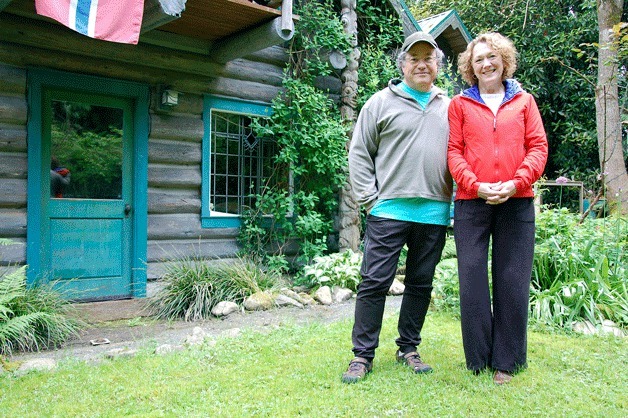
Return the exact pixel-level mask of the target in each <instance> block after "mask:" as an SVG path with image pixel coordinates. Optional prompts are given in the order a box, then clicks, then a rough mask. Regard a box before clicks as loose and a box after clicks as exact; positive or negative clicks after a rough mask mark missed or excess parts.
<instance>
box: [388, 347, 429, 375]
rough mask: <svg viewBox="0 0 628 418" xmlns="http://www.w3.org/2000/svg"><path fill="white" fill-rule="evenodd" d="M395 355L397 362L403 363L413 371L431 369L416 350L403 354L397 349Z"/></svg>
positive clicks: (419, 371)
mask: <svg viewBox="0 0 628 418" xmlns="http://www.w3.org/2000/svg"><path fill="white" fill-rule="evenodd" d="M395 357H397V361H398V362H399V363H403V364H405V365H407V366H409V367H411V368H412V369H413V370H414V373H430V372H432V371H433V369H432V366H430V365H429V364H425V363H423V361H422V360H421V357H420V356H419V353H417V352H416V351H411V352H409V353H406V354H403V353H402V352H401V351H399V350H397V354H396V355H395Z"/></svg>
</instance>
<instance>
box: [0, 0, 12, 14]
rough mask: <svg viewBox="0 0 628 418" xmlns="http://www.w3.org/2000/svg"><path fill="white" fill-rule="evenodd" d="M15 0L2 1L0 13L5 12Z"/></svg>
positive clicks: (0, 0) (0, 1) (0, 2)
mask: <svg viewBox="0 0 628 418" xmlns="http://www.w3.org/2000/svg"><path fill="white" fill-rule="evenodd" d="M11 1H13V0H0V12H1V11H3V10H4V8H5V7H7V6H8V5H9V3H11Z"/></svg>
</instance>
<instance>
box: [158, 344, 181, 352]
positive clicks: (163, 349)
mask: <svg viewBox="0 0 628 418" xmlns="http://www.w3.org/2000/svg"><path fill="white" fill-rule="evenodd" d="M184 348H185V347H183V346H182V345H172V344H162V345H160V346H159V347H157V348H156V349H155V354H157V355H162V354H168V353H174V352H175V351H181V350H183V349H184Z"/></svg>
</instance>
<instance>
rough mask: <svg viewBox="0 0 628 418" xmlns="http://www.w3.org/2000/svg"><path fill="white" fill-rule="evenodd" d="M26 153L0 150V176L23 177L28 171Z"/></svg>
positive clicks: (5, 177) (9, 177) (4, 177)
mask: <svg viewBox="0 0 628 418" xmlns="http://www.w3.org/2000/svg"><path fill="white" fill-rule="evenodd" d="M26 160H27V158H26V154H24V153H17V152H0V178H3V179H25V178H26V174H27V173H28V168H27V165H26Z"/></svg>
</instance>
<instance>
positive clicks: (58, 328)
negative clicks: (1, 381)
mask: <svg viewBox="0 0 628 418" xmlns="http://www.w3.org/2000/svg"><path fill="white" fill-rule="evenodd" d="M71 314H72V309H71V308H70V305H69V303H68V302H67V301H65V300H63V299H62V298H61V296H60V295H59V294H58V293H57V292H55V291H53V290H52V289H51V288H49V287H47V286H35V287H32V288H29V289H27V288H26V266H22V267H20V268H18V269H17V270H15V271H13V272H11V273H8V274H4V275H3V276H0V354H2V355H7V354H11V353H12V352H13V350H16V349H17V350H21V351H37V350H40V349H42V348H48V347H55V346H58V345H60V344H61V343H63V342H65V341H66V340H67V339H68V338H69V337H71V336H73V335H76V334H77V333H78V331H79V329H80V327H81V326H82V325H83V324H82V322H81V321H79V320H78V319H76V318H73V317H72V316H71Z"/></svg>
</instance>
